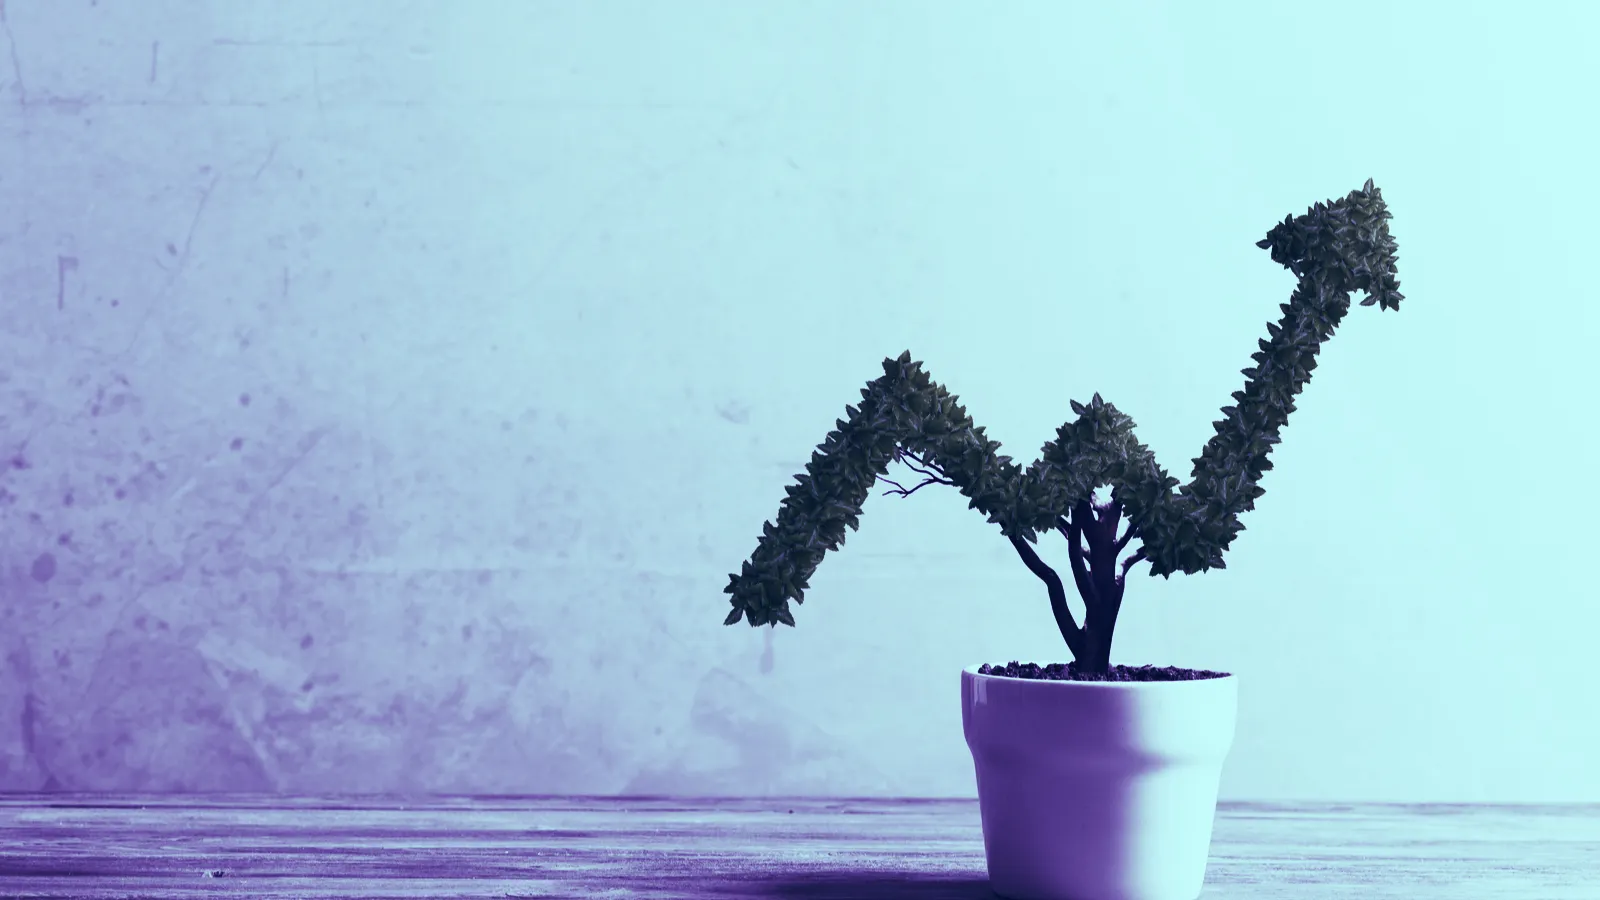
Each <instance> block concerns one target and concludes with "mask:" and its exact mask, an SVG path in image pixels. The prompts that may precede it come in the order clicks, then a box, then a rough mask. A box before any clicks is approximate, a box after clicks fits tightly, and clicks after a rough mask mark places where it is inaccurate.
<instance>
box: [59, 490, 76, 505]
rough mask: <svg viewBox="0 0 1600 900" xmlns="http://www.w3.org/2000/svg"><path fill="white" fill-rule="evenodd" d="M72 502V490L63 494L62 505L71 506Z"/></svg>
mask: <svg viewBox="0 0 1600 900" xmlns="http://www.w3.org/2000/svg"><path fill="white" fill-rule="evenodd" d="M72 503H73V499H72V492H71V491H67V492H66V493H65V494H63V495H61V505H62V506H71V505H72Z"/></svg>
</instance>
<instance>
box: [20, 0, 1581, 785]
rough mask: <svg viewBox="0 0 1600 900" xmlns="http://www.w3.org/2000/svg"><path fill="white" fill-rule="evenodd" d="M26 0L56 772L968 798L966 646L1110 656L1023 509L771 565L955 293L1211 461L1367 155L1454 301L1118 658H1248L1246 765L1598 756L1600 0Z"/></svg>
mask: <svg viewBox="0 0 1600 900" xmlns="http://www.w3.org/2000/svg"><path fill="white" fill-rule="evenodd" d="M0 8H3V11H4V15H3V20H0V25H3V28H0V216H3V217H4V220H3V225H0V441H3V442H4V446H0V451H3V452H4V453H5V454H6V455H7V457H8V458H10V459H11V460H12V461H13V465H12V466H10V467H8V468H6V469H5V470H4V471H3V472H0V591H3V595H0V597H3V602H0V658H3V660H4V664H5V665H4V668H3V669H0V788H4V789H12V790H31V789H36V788H40V787H58V788H70V789H90V790H93V789H118V790H239V789H250V790H269V791H497V792H550V793H564V792H578V793H597V794H604V793H615V792H633V793H638V792H646V793H695V794H707V793H713V794H714V793H732V794H775V793H776V794H782V793H788V794H857V795H859V794H896V795H946V796H970V795H972V794H973V792H974V785H973V776H972V768H971V761H970V757H969V755H968V752H967V749H966V747H965V745H964V744H963V742H962V738H961V731H960V711H959V706H958V696H959V694H958V690H959V689H958V683H959V681H958V671H959V669H960V668H961V667H962V666H963V665H966V664H969V663H976V662H984V661H991V662H1002V661H1006V660H1010V659H1021V660H1024V661H1027V660H1034V661H1040V662H1048V661H1055V660H1061V659H1063V658H1064V654H1065V652H1066V651H1065V648H1064V646H1063V645H1062V643H1061V640H1060V638H1059V636H1058V635H1057V634H1056V632H1055V630H1054V626H1053V622H1052V620H1051V617H1050V613H1049V608H1048V604H1047V601H1046V597H1045V593H1044V590H1043V588H1042V586H1041V585H1040V584H1039V583H1038V582H1037V580H1035V579H1034V578H1033V576H1032V575H1030V574H1029V573H1028V571H1027V570H1026V569H1025V568H1024V567H1023V566H1022V564H1021V562H1020V561H1019V560H1018V559H1017V558H1016V557H1015V555H1014V553H1013V552H1012V550H1011V548H1010V547H1009V545H1008V544H1007V543H1006V541H1005V540H1004V539H1003V538H1002V537H1001V536H1000V534H999V532H998V530H997V529H996V528H995V527H993V526H990V525H987V524H986V523H985V522H984V521H983V518H982V517H981V516H979V515H977V514H975V513H972V512H971V511H969V510H967V509H966V508H965V501H964V500H963V499H962V498H961V497H959V496H958V495H957V494H955V493H954V492H953V491H950V490H948V489H945V490H943V491H941V490H939V489H936V488H929V489H926V490H923V491H920V492H918V493H917V494H916V495H915V496H913V497H910V498H905V499H901V498H894V497H880V496H876V495H875V496H874V497H873V498H872V499H871V500H870V501H869V503H868V505H867V508H866V512H865V515H864V517H863V526H862V528H861V530H860V531H859V532H857V533H853V534H852V535H851V536H850V537H849V540H848V543H847V544H846V546H845V547H844V549H843V550H842V551H841V552H840V553H838V554H836V555H833V556H831V557H830V558H829V559H828V560H827V561H826V562H825V563H824V565H823V567H822V568H821V570H820V571H819V572H818V574H817V576H816V577H815V578H814V579H813V580H812V588H811V590H810V591H809V592H808V595H807V601H808V602H807V603H806V604H805V606H804V607H801V608H799V609H798V610H797V616H796V617H797V619H798V627H797V628H796V629H792V630H791V629H782V630H779V631H776V632H772V631H768V630H764V629H763V630H752V629H750V628H748V627H745V626H739V627H736V628H723V627H722V626H721V625H720V624H719V623H720V622H721V620H722V617H723V615H724V613H725V612H726V611H727V605H726V598H725V596H724V595H723V594H722V593H721V589H722V587H723V586H724V585H725V584H726V582H727V573H728V572H730V571H734V570H735V569H737V567H738V566H739V564H740V563H741V561H742V560H743V559H744V558H745V557H746V556H748V555H749V553H750V552H751V550H752V549H753V548H754V546H755V539H756V537H757V535H758V534H759V531H760V527H761V523H762V521H763V520H764V519H766V518H770V517H772V516H773V515H774V514H775V513H776V511H777V507H778V502H779V500H780V499H781V498H782V496H783V487H784V486H785V485H786V484H787V483H789V480H790V479H791V478H792V477H793V475H794V474H795V473H796V472H798V471H799V467H800V466H801V465H802V464H803V463H804V461H805V459H806V458H807V457H808V455H809V453H810V451H811V449H812V448H813V447H814V446H815V445H816V444H817V442H819V441H820V440H821V439H822V438H823V436H824V435H825V434H826V432H827V431H828V430H829V429H830V428H831V427H832V426H833V422H834V420H835V419H836V418H837V417H839V416H840V415H841V414H842V413H843V409H844V406H845V404H847V403H850V402H852V401H853V400H854V399H855V398H856V397H857V391H858V390H859V389H860V388H861V387H862V386H863V385H864V383H865V382H866V381H867V380H868V379H871V378H873V377H875V376H876V374H878V372H879V371H880V369H879V361H880V360H882V359H883V358H884V357H885V356H890V355H896V354H898V353H899V352H900V351H901V350H904V349H907V348H909V349H910V350H911V352H912V353H913V355H914V356H915V357H917V358H918V359H921V360H923V361H925V363H926V365H927V367H928V369H929V370H930V371H931V372H932V374H933V375H934V377H935V378H936V379H937V380H939V381H940V382H941V383H943V384H945V385H946V386H947V387H949V388H950V389H951V390H952V391H954V392H956V393H957V394H959V395H960V396H961V398H962V400H963V402H964V403H965V404H967V405H968V408H969V409H970V411H971V412H972V414H973V415H974V417H975V418H976V419H977V420H978V421H979V422H980V423H981V424H984V425H985V426H987V428H988V431H989V433H990V435H991V436H992V437H994V438H996V439H998V440H1000V441H1002V442H1003V443H1004V444H1005V446H1006V452H1009V453H1011V454H1013V455H1015V456H1017V457H1018V458H1019V460H1021V461H1027V460H1031V459H1032V458H1034V456H1035V455H1036V453H1037V451H1038V448H1039V446H1040V445H1041V444H1043V443H1044V441H1046V440H1048V439H1049V438H1050V437H1051V436H1052V435H1053V433H1054V430H1055V429H1056V427H1057V426H1059V425H1060V424H1061V423H1062V422H1063V421H1065V420H1066V419H1068V418H1070V417H1071V410H1070V404H1069V400H1070V399H1078V400H1087V399H1088V398H1089V396H1090V395H1091V394H1092V393H1094V392H1096V391H1098V392H1100V393H1101V394H1102V395H1103V396H1104V397H1105V398H1106V399H1108V400H1110V401H1112V402H1114V403H1115V404H1116V405H1117V406H1118V407H1119V408H1120V409H1122V410H1123V411H1124V412H1126V413H1128V414H1129V415H1131V416H1132V417H1133V418H1134V419H1135V421H1136V422H1137V423H1138V434H1139V436H1140V438H1141V439H1142V440H1143V441H1144V442H1146V443H1147V444H1149V445H1150V446H1151V447H1152V448H1153V449H1154V450H1155V452H1156V454H1157V456H1158V457H1159V458H1160V459H1161V461H1162V463H1163V464H1164V465H1165V466H1167V467H1168V468H1169V469H1170V470H1171V471H1172V472H1173V474H1175V475H1177V476H1179V477H1180V478H1183V479H1184V480H1187V477H1188V472H1189V465H1190V464H1189V460H1190V459H1191V458H1192V457H1194V456H1196V455H1197V454H1198V452H1199V449H1200V447H1201V445H1202V444H1203V443H1204V442H1205V441H1206V439H1207V438H1208V437H1209V436H1210V434H1211V428H1210V423H1211V422H1212V421H1213V420H1214V419H1216V418H1217V417H1218V415H1219V413H1218V409H1219V408H1220V407H1221V406H1223V405H1225V404H1227V403H1229V402H1231V401H1230V399H1229V393H1230V392H1231V391H1234V390H1237V389H1239V388H1240V387H1242V382H1243V376H1242V375H1240V374H1239V370H1240V369H1241V368H1243V367H1245V366H1247V365H1249V364H1250V359H1249V355H1250V353H1251V352H1253V351H1254V349H1255V344H1256V340H1257V339H1258V338H1261V337H1264V336H1265V335H1266V331H1265V328H1264V323H1265V322H1267V321H1268V320H1275V319H1276V318H1277V317H1278V315H1279V312H1278V304H1279V303H1282V302H1284V301H1285V300H1286V299H1287V297H1288V294H1289V291H1290V290H1291V288H1292V286H1293V280H1292V277H1291V276H1290V275H1289V274H1288V273H1287V272H1285V271H1283V270H1282V269H1281V268H1279V267H1278V266H1276V265H1274V264H1273V263H1272V262H1271V261H1270V260H1269V259H1268V257H1267V254H1266V253H1265V252H1263V251H1262V250H1259V249H1257V248H1256V247H1255V246H1254V242H1255V241H1256V240H1258V239H1260V238H1261V237H1262V236H1263V235H1264V234H1265V233H1266V231H1267V229H1268V228H1269V227H1271V226H1272V225H1273V224H1274V223H1275V222H1277V221H1280V220H1282V219H1283V217H1284V216H1286V215H1289V214H1299V213H1302V212H1304V211H1305V209H1306V207H1307V206H1308V205H1310V204H1311V203H1313V202H1315V201H1319V200H1324V199H1328V198H1332V197H1339V196H1343V195H1344V194H1345V193H1347V192H1348V191H1350V190H1352V189H1355V188H1357V187H1359V186H1360V185H1361V183H1362V182H1363V181H1364V180H1365V179H1366V178H1368V177H1372V178H1374V179H1375V180H1376V182H1377V184H1378V186H1379V187H1381V188H1382V189H1383V191H1384V197H1385V199H1386V200H1387V201H1388V203H1389V205H1390V208H1391V209H1392V211H1393V213H1394V220H1393V222H1392V228H1393V231H1394V234H1395V236H1396V238H1397V240H1398V242H1399V247H1400V280H1401V288H1402V290H1403V291H1404V293H1405V294H1406V297H1407V299H1406V301H1405V302H1404V304H1403V305H1402V307H1401V309H1400V311H1399V312H1397V313H1396V312H1381V313H1380V311H1379V310H1378V309H1377V308H1376V307H1371V308H1363V307H1356V308H1355V309H1353V310H1352V311H1351V313H1350V314H1349V316H1348V317H1347V318H1346V320H1345V322H1344V324H1343V326H1342V327H1341V329H1340V331H1339V332H1338V334H1336V335H1335V338H1334V339H1333V340H1332V341H1331V342H1330V343H1329V344H1327V345H1326V347H1325V350H1324V352H1323V354H1322V357H1321V364H1320V365H1319V367H1318V368H1317V370H1316V373H1315V377H1314V379H1313V380H1312V382H1311V384H1310V385H1309V386H1308V388H1307V389H1306V391H1305V392H1304V393H1303V394H1302V395H1301V400H1300V403H1299V409H1298V411H1297V412H1296V413H1295V414H1294V416H1293V417H1292V418H1291V420H1290V424H1289V426H1288V427H1287V428H1286V429H1285V431H1284V434H1283V438H1284V443H1283V444H1282V445H1281V446H1280V447H1279V448H1278V450H1277V452H1276V453H1275V454H1274V456H1273V460H1274V463H1275V465H1276V468H1274V469H1273V470H1272V471H1271V472H1270V473H1268V475H1267V477H1266V479H1265V481H1264V487H1265V488H1266V490H1267V493H1266V495H1265V497H1263V498H1262V499H1261V501H1260V502H1259V504H1258V508H1257V509H1256V510H1255V511H1253V512H1252V513H1250V514H1249V515H1248V516H1247V517H1246V519H1245V524H1246V526H1247V529H1248V530H1247V531H1246V532H1244V533H1243V534H1242V535H1241V536H1240V538H1239V539H1238V540H1237V541H1236V542H1235V544H1234V546H1233V547H1232V548H1231V550H1230V551H1229V554H1228V557H1227V561H1228V564H1229V568H1228V569H1226V570H1225V571H1213V572H1210V573H1206V574H1203V575H1198V576H1193V577H1185V576H1175V577H1173V578H1172V579H1171V580H1170V581H1163V580H1161V579H1151V578H1148V577H1145V576H1143V575H1142V574H1139V575H1136V577H1135V579H1134V581H1133V583H1132V584H1130V586H1129V588H1128V594H1127V598H1126V601H1125V603H1126V605H1125V608H1124V610H1123V613H1122V616H1121V621H1120V624H1119V628H1118V634H1117V641H1116V645H1115V647H1114V650H1113V661H1115V662H1125V663H1154V664H1174V665H1194V666H1206V667H1213V668H1223V669H1227V670H1229V671H1233V672H1236V673H1238V674H1239V675H1240V676H1241V679H1242V682H1241V694H1240V719H1239V724H1238V737H1237V741H1236V743H1235V747H1234V751H1233V755H1232V756H1231V757H1230V762H1229V765H1228V768H1227V771H1226V774H1225V776H1224V781H1223V786H1222V793H1223V797H1224V798H1225V799H1275V798H1301V799H1350V800H1357V799H1359V800H1449V801H1542V800H1591V801H1592V800H1597V799H1600V766H1596V764H1595V758H1596V757H1595V747H1596V745H1597V744H1600V701H1597V700H1596V699H1595V698H1596V687H1597V676H1596V675H1595V653H1594V635H1595V634H1596V632H1597V629H1600V612H1597V607H1596V604H1595V599H1596V594H1595V589H1594V587H1593V584H1594V581H1593V577H1592V575H1591V573H1590V571H1589V568H1588V564H1587V563H1586V560H1589V559H1592V558H1593V553H1594V547H1595V546H1596V537H1597V534H1596V529H1595V526H1594V524H1593V523H1594V519H1593V512H1592V511H1593V510H1594V509H1595V506H1596V499H1597V498H1596V488H1595V486H1594V480H1593V476H1594V462H1593V461H1594V459H1595V436H1596V435H1595V431H1594V429H1593V427H1592V421H1593V413H1592V410H1593V408H1594V404H1593V402H1592V393H1593V391H1594V388H1595V376H1594V360H1595V349H1594V348H1595V342H1594V338H1595V329H1594V321H1595V316H1594V312H1593V303H1594V301H1595V292H1594V289H1593V287H1592V286H1591V285H1592V281H1591V278H1592V263H1593V259H1594V246H1595V239H1596V236H1597V235H1596V229H1595V227H1594V224H1593V222H1594V217H1593V210H1594V209H1595V201H1596V199H1597V193H1600V192H1597V178H1596V174H1595V167H1594V165H1593V158H1594V155H1595V149H1594V148H1595V139H1596V133H1595V130H1594V121H1595V117H1594V112H1593V106H1594V102H1593V98H1594V89H1595V87H1596V85H1597V84H1600V77H1597V76H1600V72H1597V68H1600V66H1597V63H1596V62H1595V59H1596V56H1595V54H1594V53H1593V46H1592V45H1593V34H1594V33H1595V29H1596V28H1597V27H1600V13H1597V12H1596V10H1597V9H1600V7H1596V6H1595V5H1593V4H1580V3H1569V4H1538V3H1521V4H1510V3H1502V4H1487V3H1469V2H1460V3H1454V4H1441V3H1435V2H1409V3H1407V2H1392V0H1391V2H1347V3H1340V4H1283V3H1266V2H1261V3H1256V2H1230V3H1223V4H1190V3H1177V2H1173V3H1151V2H1125V3H1117V4H1101V3H1067V2H1055V3H1045V2H1035V3H1020V2H1011V3H1000V4H988V3H983V4H980V3H954V2H945V3H937V2H925V3H911V2H888V0H876V2H870V3H861V2H810V3H802V2H769V3H736V2H732V0H726V2H708V0H700V2H690V0H676V2H671V3H668V2H655V3H644V2H633V3H622V2H598V0H596V2H587V3H578V2H561V3H555V2H520V3H513V2H489V0H476V2H473V0H457V2H448V3H447V2H443V0H433V2H418V0H384V2H378V0H345V2H340V3H329V2H321V0H283V2H272V3H266V2H221V0H213V2H205V3H193V2H190V3H178V2H173V0H146V2H140V3H133V2H114V0H105V2H99V3H93V2H54V0H10V2H9V3H6V4H4V5H3V7H0ZM902 474H903V473H902ZM1063 549H1064V548H1061V547H1056V546H1050V545H1049V544H1048V543H1047V544H1046V555H1047V559H1050V560H1051V561H1053V562H1055V563H1057V564H1059V565H1064V564H1065V555H1064V553H1062V552H1061V551H1062V550H1063ZM1137 571H1138V572H1140V573H1142V572H1144V571H1145V568H1144V567H1140V569H1139V570H1137Z"/></svg>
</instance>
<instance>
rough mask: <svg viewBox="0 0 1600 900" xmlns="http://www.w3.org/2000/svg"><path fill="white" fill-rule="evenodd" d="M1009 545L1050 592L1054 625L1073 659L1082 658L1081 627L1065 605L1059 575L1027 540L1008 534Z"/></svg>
mask: <svg viewBox="0 0 1600 900" xmlns="http://www.w3.org/2000/svg"><path fill="white" fill-rule="evenodd" d="M1010 538H1011V546H1013V547H1015V548H1017V555H1018V556H1020V557H1022V562H1023V563H1024V564H1025V565H1027V567H1028V571H1030V572H1032V573H1033V574H1035V575H1037V576H1039V580H1040V581H1043V582H1044V586H1045V588H1046V589H1047V590H1048V591H1049V592H1050V612H1052V613H1054V614H1055V617H1056V627H1057V628H1058V629H1060V630H1061V637H1062V638H1063V639H1065V640H1066V642H1067V649H1068V650H1071V651H1072V656H1073V658H1074V659H1082V658H1083V651H1084V646H1083V629H1081V628H1079V627H1078V623H1077V621H1076V620H1074V619H1073V618H1072V609H1071V608H1070V607H1068V606H1067V590H1066V588H1065V587H1063V586H1062V584H1061V576H1059V575H1057V574H1056V570H1055V569H1052V568H1050V567H1049V566H1048V565H1046V564H1045V561H1044V560H1042V559H1040V558H1039V554H1038V553H1035V552H1034V550H1033V548H1032V547H1030V546H1028V542H1027V541H1026V540H1024V539H1022V538H1020V537H1018V536H1016V535H1014V534H1013V535H1010Z"/></svg>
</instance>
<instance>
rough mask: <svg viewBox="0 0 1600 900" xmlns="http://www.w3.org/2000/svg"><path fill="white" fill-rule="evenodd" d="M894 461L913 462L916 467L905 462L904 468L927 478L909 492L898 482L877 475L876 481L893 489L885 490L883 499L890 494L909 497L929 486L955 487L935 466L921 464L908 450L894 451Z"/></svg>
mask: <svg viewBox="0 0 1600 900" xmlns="http://www.w3.org/2000/svg"><path fill="white" fill-rule="evenodd" d="M895 459H897V460H900V461H901V462H905V461H906V460H907V459H910V460H914V461H915V462H916V463H917V464H916V465H912V464H911V463H909V462H907V463H906V468H908V469H910V470H911V471H913V472H916V473H917V474H918V475H924V476H927V477H925V478H924V479H923V480H922V481H921V482H920V483H918V484H916V485H914V486H912V487H911V488H910V489H909V490H907V489H906V488H905V487H902V486H901V484H900V482H898V481H895V480H894V479H892V478H885V477H884V476H882V475H879V476H878V480H879V481H883V482H887V483H888V484H892V485H894V488H893V489H892V490H887V491H884V492H883V496H885V497H887V496H889V495H890V494H897V495H899V496H901V497H909V496H911V495H912V494H915V493H916V492H917V491H920V490H922V489H923V488H925V487H927V486H928V485H930V484H948V485H951V486H954V485H955V482H954V481H951V480H950V479H948V478H943V477H941V476H943V475H944V472H943V471H941V470H940V469H939V468H938V467H937V466H934V465H932V464H930V463H926V462H923V461H922V460H920V459H918V458H917V457H916V455H915V454H913V453H911V452H910V451H908V450H903V449H898V450H896V451H895Z"/></svg>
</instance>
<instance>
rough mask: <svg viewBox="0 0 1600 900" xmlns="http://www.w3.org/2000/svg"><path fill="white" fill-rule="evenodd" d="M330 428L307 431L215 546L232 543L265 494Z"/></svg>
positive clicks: (315, 446)
mask: <svg viewBox="0 0 1600 900" xmlns="http://www.w3.org/2000/svg"><path fill="white" fill-rule="evenodd" d="M330 430H331V429H330V428H329V427H328V426H322V427H320V428H317V429H314V430H312V431H310V432H308V433H307V434H306V435H305V436H304V437H302V438H301V439H300V445H299V447H298V448H297V451H296V453H295V455H294V456H293V457H291V458H290V459H289V461H288V462H287V463H285V464H284V465H283V467H282V468H280V469H279V470H278V473H277V474H276V475H274V476H273V477H272V480H271V481H268V482H267V483H266V485H265V486H264V487H262V488H261V490H259V491H256V493H255V496H253V497H251V498H250V502H249V503H247V504H245V508H244V514H243V515H241V516H240V517H239V521H238V522H236V523H234V526H233V528H231V529H229V530H228V533H227V534H225V535H223V536H222V540H220V541H218V542H217V546H219V547H225V546H228V545H230V544H232V543H233V539H234V538H235V537H237V536H238V534H239V532H240V531H241V530H243V528H244V526H245V525H247V524H249V523H250V519H251V518H252V517H254V516H255V514H256V510H258V509H260V508H261V503H262V501H263V500H265V499H266V497H267V495H268V494H270V493H272V491H273V490H274V489H275V488H277V486H278V485H280V484H282V483H283V480H284V479H285V478H288V477H289V473H290V472H293V471H294V470H295V468H296V467H297V466H299V465H300V463H302V462H304V461H305V458H306V457H308V456H310V455H311V451H313V450H315V449H317V445H318V444H320V443H322V438H323V437H324V436H325V435H326V434H327V433H328V432H329V431H330Z"/></svg>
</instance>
